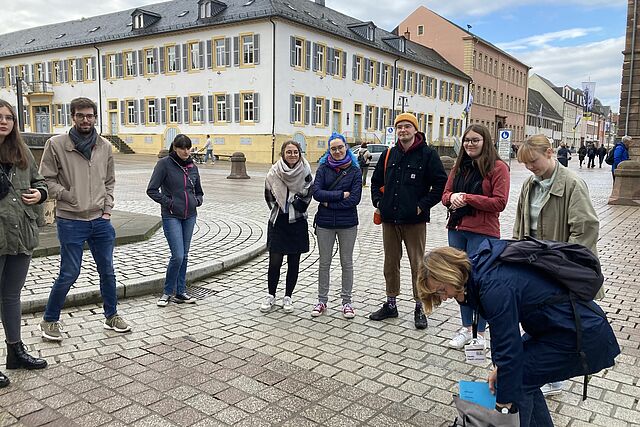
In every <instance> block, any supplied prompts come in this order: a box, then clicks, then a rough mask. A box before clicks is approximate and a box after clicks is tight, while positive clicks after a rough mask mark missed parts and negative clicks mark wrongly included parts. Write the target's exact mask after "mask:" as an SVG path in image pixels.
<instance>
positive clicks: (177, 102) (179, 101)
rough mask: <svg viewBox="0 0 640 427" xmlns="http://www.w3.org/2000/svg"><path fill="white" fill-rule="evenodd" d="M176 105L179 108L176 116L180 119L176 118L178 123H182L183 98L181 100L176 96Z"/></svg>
mask: <svg viewBox="0 0 640 427" xmlns="http://www.w3.org/2000/svg"><path fill="white" fill-rule="evenodd" d="M176 104H177V105H176V106H177V108H176V110H177V114H176V116H178V117H176V119H177V122H178V123H182V98H180V97H179V96H176Z"/></svg>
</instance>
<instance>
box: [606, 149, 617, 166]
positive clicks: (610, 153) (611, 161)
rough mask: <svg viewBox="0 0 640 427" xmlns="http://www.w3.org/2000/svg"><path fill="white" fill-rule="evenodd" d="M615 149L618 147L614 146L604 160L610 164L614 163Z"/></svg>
mask: <svg viewBox="0 0 640 427" xmlns="http://www.w3.org/2000/svg"><path fill="white" fill-rule="evenodd" d="M614 151H616V147H613V148H612V149H611V150H609V152H608V153H607V157H605V158H604V162H605V163H606V164H608V165H613V155H614Z"/></svg>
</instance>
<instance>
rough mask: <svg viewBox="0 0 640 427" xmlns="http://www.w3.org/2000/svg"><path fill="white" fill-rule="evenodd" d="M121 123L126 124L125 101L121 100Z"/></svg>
mask: <svg viewBox="0 0 640 427" xmlns="http://www.w3.org/2000/svg"><path fill="white" fill-rule="evenodd" d="M120 124H121V125H124V101H120Z"/></svg>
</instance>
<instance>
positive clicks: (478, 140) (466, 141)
mask: <svg viewBox="0 0 640 427" xmlns="http://www.w3.org/2000/svg"><path fill="white" fill-rule="evenodd" d="M481 142H482V138H473V139H463V140H462V143H463V144H469V145H478V144H480V143H481Z"/></svg>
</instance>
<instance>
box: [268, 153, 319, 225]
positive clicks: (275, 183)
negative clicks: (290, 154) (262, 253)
mask: <svg viewBox="0 0 640 427" xmlns="http://www.w3.org/2000/svg"><path fill="white" fill-rule="evenodd" d="M310 174H311V166H309V162H307V160H306V159H305V158H301V159H300V161H298V163H296V164H295V165H293V167H289V166H288V165H287V163H286V162H285V161H284V160H283V159H279V160H278V161H277V162H276V163H274V164H273V166H271V169H269V172H268V173H267V179H266V185H267V189H269V191H271V193H272V194H273V195H274V197H275V198H276V203H277V206H274V208H273V210H272V211H271V217H270V218H269V219H270V220H271V222H272V223H274V224H275V221H276V218H277V216H278V209H280V210H281V211H282V212H283V213H287V212H288V213H289V222H294V221H295V210H294V209H289V208H288V205H289V204H291V202H292V201H293V198H294V197H295V195H296V194H301V195H302V196H306V195H307V194H308V192H309V189H310V188H311V184H312V181H311V180H310V181H309V182H307V181H305V178H306V177H307V176H308V175H310Z"/></svg>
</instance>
